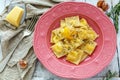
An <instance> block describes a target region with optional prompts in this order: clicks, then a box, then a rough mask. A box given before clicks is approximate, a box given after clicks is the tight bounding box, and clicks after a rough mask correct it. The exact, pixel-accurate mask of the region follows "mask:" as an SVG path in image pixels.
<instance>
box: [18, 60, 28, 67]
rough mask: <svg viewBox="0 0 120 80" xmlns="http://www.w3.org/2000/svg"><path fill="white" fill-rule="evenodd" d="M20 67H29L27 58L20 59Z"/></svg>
mask: <svg viewBox="0 0 120 80" xmlns="http://www.w3.org/2000/svg"><path fill="white" fill-rule="evenodd" d="M19 65H20V68H22V69H24V68H26V67H27V61H25V60H20V61H19Z"/></svg>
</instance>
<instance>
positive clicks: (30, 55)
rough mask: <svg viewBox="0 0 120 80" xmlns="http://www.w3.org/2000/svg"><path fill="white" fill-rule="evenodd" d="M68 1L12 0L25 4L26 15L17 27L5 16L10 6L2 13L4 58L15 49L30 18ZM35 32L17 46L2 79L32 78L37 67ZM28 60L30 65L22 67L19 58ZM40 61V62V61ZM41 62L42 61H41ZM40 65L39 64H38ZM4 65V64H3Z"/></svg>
mask: <svg viewBox="0 0 120 80" xmlns="http://www.w3.org/2000/svg"><path fill="white" fill-rule="evenodd" d="M62 1H68V0H12V2H11V4H10V5H12V3H14V4H25V8H26V17H25V20H24V22H23V23H22V24H21V25H20V26H19V28H17V29H16V28H15V27H14V26H12V25H10V24H9V23H8V22H6V21H5V17H6V15H7V14H8V11H9V6H6V9H5V10H4V11H3V13H2V15H0V35H1V49H2V54H1V53H0V54H1V55H2V56H3V59H5V58H6V56H7V55H8V54H9V53H10V52H11V51H12V50H13V49H14V47H15V46H16V45H17V42H18V41H19V40H20V38H21V36H22V32H23V30H24V29H25V27H26V26H27V25H28V24H29V23H30V19H31V17H32V16H33V15H38V17H39V16H40V15H42V14H43V13H44V12H46V11H48V10H49V9H50V8H51V7H52V6H54V5H55V4H57V3H59V2H62ZM32 43H33V34H31V35H30V36H28V37H25V38H24V39H23V40H22V41H21V42H20V44H19V45H18V46H17V48H16V50H15V51H14V53H13V55H12V56H11V58H10V60H9V62H8V63H7V65H6V66H5V67H4V70H3V71H2V72H1V73H0V80H31V79H32V75H33V74H34V70H35V68H36V56H35V54H34V51H33V47H32V46H33V44H32ZM21 59H23V60H26V61H27V62H28V66H27V68H25V69H21V68H20V65H19V63H18V62H19V60H21ZM38 63H39V62H38ZM0 64H1V62H0ZM39 64H41V63H39ZM38 66H39V65H38ZM1 67H2V66H1Z"/></svg>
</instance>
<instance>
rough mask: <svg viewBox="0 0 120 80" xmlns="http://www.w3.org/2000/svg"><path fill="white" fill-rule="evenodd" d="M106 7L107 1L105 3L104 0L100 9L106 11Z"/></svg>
mask: <svg viewBox="0 0 120 80" xmlns="http://www.w3.org/2000/svg"><path fill="white" fill-rule="evenodd" d="M108 8H109V6H108V3H105V2H104V3H103V4H102V9H103V11H107V10H108Z"/></svg>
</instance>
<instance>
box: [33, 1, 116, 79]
mask: <svg viewBox="0 0 120 80" xmlns="http://www.w3.org/2000/svg"><path fill="white" fill-rule="evenodd" d="M76 15H78V16H79V17H80V18H85V19H86V20H87V21H88V23H89V25H90V26H91V27H92V28H93V29H94V30H95V31H96V32H97V34H98V35H99V37H98V38H97V39H96V42H97V44H98V45H97V47H96V49H95V51H94V52H93V54H92V55H91V56H89V57H88V58H87V59H85V60H84V61H83V62H82V63H80V64H79V65H74V64H71V63H69V62H67V61H66V60H65V58H60V59H58V58H56V56H55V55H54V53H53V52H52V50H51V48H50V47H51V44H50V37H51V31H52V30H54V29H55V28H57V27H59V26H60V20H61V19H64V18H65V17H68V16H76ZM115 50H116V31H115V29H114V26H113V24H112V23H111V21H110V20H109V18H108V17H107V16H106V15H105V14H104V13H103V12H102V11H100V10H99V9H98V8H96V7H95V6H93V5H90V4H88V3H81V2H64V3H60V4H58V5H56V6H54V7H53V8H51V9H50V10H49V11H47V12H46V13H44V14H43V15H42V16H41V17H40V18H39V20H38V22H37V24H36V27H35V31H34V51H35V54H36V56H37V58H38V59H39V61H40V62H41V63H42V64H43V65H44V66H45V67H46V68H47V69H48V70H49V71H51V72H52V73H54V74H56V75H57V76H60V77H64V78H76V79H83V78H89V77H92V76H95V75H96V74H97V73H99V72H100V71H101V70H103V69H104V68H105V67H106V66H107V65H108V64H109V63H110V62H111V60H112V58H113V56H114V54H115Z"/></svg>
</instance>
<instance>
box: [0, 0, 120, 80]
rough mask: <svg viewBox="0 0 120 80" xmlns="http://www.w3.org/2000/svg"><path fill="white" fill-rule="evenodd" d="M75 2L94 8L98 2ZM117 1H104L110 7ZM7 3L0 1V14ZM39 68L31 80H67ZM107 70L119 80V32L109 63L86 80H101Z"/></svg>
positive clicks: (7, 0) (80, 0)
mask: <svg viewBox="0 0 120 80" xmlns="http://www.w3.org/2000/svg"><path fill="white" fill-rule="evenodd" d="M76 1H79V2H87V3H90V4H93V5H95V6H96V3H97V1H98V0H76ZM118 1H119V0H106V2H107V3H108V4H109V6H111V5H113V6H114V5H115V4H116V3H118ZM9 2H10V0H0V13H1V12H2V11H3V10H4V7H5V5H8V4H9ZM109 10H110V9H109ZM119 19H120V17H119ZM119 22H120V20H119ZM119 27H120V24H119ZM41 67H43V66H42V65H41V64H40V62H38V63H37V65H36V70H35V73H34V75H33V79H32V80H68V79H63V78H60V77H57V76H55V75H53V74H52V73H50V72H49V71H47V70H46V69H45V68H44V69H45V70H42V68H41ZM108 70H111V71H112V72H117V77H115V78H113V79H112V80H120V78H119V77H120V73H119V72H120V30H119V32H118V34H117V50H116V53H115V56H114V58H113V60H112V61H111V63H110V64H109V65H108V66H107V67H106V68H105V69H104V70H102V71H101V72H100V73H99V74H97V75H96V76H94V77H93V78H89V79H86V80H103V77H105V75H106V73H107V72H108Z"/></svg>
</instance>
